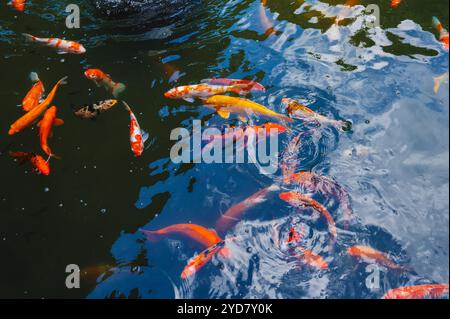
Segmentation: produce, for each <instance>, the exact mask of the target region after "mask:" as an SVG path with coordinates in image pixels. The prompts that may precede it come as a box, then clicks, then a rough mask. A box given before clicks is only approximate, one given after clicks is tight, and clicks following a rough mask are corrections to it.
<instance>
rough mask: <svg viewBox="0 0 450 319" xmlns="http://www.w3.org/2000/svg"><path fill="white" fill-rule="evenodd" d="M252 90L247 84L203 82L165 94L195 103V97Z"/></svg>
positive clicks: (242, 92) (171, 97)
mask: <svg viewBox="0 0 450 319" xmlns="http://www.w3.org/2000/svg"><path fill="white" fill-rule="evenodd" d="M250 90H251V87H249V86H248V85H247V84H233V85H210V84H206V83H203V84H193V85H184V86H178V87H176V88H173V89H171V90H169V91H167V92H166V93H164V96H165V97H166V98H169V99H183V100H185V101H187V102H190V103H193V102H194V98H206V97H208V96H212V95H217V94H223V93H227V92H232V93H236V94H239V95H245V94H248V93H249V91H250Z"/></svg>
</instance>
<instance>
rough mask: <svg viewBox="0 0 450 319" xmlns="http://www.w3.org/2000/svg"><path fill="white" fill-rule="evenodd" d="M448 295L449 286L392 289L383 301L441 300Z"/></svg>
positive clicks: (418, 286)
mask: <svg viewBox="0 0 450 319" xmlns="http://www.w3.org/2000/svg"><path fill="white" fill-rule="evenodd" d="M446 294H447V295H448V284H427V285H417V286H409V287H400V288H395V289H391V290H389V291H388V292H387V293H386V294H385V295H384V296H383V299H425V298H439V297H443V296H444V295H446ZM447 298H448V297H447Z"/></svg>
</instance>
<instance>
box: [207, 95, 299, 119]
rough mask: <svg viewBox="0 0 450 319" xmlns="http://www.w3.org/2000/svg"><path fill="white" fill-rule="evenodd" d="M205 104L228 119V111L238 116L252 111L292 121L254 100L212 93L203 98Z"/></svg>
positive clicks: (244, 115) (246, 114) (243, 115)
mask: <svg viewBox="0 0 450 319" xmlns="http://www.w3.org/2000/svg"><path fill="white" fill-rule="evenodd" d="M205 106H207V107H213V108H214V109H215V110H216V111H217V114H219V116H220V117H222V118H224V119H228V118H229V117H230V113H236V114H238V115H239V116H240V117H246V116H248V115H249V114H251V113H254V114H256V115H262V116H265V117H272V118H276V119H281V120H284V121H287V122H292V119H291V118H289V117H287V116H285V115H283V114H279V113H277V112H275V111H272V110H270V109H268V108H266V107H265V106H263V105H261V104H258V103H256V102H253V101H250V100H247V99H243V98H239V97H232V96H227V95H214V96H211V97H209V98H207V99H206V100H205Z"/></svg>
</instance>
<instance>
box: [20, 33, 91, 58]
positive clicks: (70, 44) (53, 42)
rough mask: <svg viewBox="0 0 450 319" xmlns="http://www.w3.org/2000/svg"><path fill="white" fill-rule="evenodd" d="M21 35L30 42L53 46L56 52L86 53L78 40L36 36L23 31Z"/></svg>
mask: <svg viewBox="0 0 450 319" xmlns="http://www.w3.org/2000/svg"><path fill="white" fill-rule="evenodd" d="M23 36H24V37H25V38H26V39H27V40H28V41H30V42H38V43H42V44H45V45H46V46H48V47H51V48H55V49H57V50H58V51H57V52H58V54H66V53H72V54H83V53H86V49H85V48H84V47H83V45H81V44H80V43H78V42H75V41H68V40H63V39H58V38H38V37H35V36H34V35H31V34H28V33H23Z"/></svg>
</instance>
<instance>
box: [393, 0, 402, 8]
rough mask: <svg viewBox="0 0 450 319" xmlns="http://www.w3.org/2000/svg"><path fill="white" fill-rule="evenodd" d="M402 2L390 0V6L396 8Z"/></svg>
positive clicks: (400, 0)
mask: <svg viewBox="0 0 450 319" xmlns="http://www.w3.org/2000/svg"><path fill="white" fill-rule="evenodd" d="M401 3H402V0H391V8H397V7H398V6H399V5H400V4H401Z"/></svg>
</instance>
